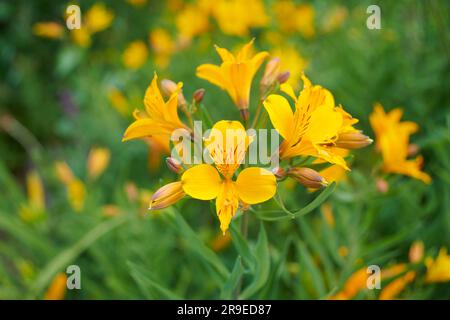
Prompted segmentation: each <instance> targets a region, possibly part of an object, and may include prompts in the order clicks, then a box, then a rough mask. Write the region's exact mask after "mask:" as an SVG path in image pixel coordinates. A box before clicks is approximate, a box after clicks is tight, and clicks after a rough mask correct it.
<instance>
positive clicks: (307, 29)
mask: <svg viewBox="0 0 450 320" xmlns="http://www.w3.org/2000/svg"><path fill="white" fill-rule="evenodd" d="M273 11H274V13H275V17H276V18H277V21H278V25H279V26H280V29H281V31H283V32H285V33H293V32H300V33H301V34H302V35H303V36H304V37H305V38H311V37H313V36H314V34H315V28H314V8H313V7H312V6H311V5H310V4H300V5H296V4H295V3H294V2H293V1H291V0H282V1H277V2H275V4H274V6H273Z"/></svg>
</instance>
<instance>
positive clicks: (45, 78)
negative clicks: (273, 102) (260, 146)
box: [0, 0, 450, 299]
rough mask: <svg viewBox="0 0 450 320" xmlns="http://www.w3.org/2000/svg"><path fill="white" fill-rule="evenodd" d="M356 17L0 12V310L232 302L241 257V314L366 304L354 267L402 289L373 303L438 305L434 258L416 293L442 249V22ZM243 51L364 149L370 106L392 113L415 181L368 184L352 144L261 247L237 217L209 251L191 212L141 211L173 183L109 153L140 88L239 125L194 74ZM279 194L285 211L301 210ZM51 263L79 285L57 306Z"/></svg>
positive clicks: (449, 243) (301, 191)
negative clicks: (320, 98)
mask: <svg viewBox="0 0 450 320" xmlns="http://www.w3.org/2000/svg"><path fill="white" fill-rule="evenodd" d="M372 2H373V1H372ZM372 2H370V1H314V3H313V2H312V1H311V2H309V1H291V0H289V1H269V0H252V1H235V0H233V1H229V0H217V1H207V0H197V1H183V0H167V1H155V0H147V1H146V0H128V1H114V2H113V1H108V2H106V1H105V2H103V3H102V2H96V1H79V2H76V1H73V2H67V1H24V0H22V1H9V2H6V1H2V2H0V28H1V29H2V32H1V35H0V66H1V82H0V154H1V157H0V188H1V189H0V190H1V192H0V298H2V299H8V298H9V299H42V298H49V299H62V298H65V299H154V298H163V299H166V298H186V299H204V298H233V297H236V295H235V292H234V290H231V289H230V281H229V278H230V277H232V275H235V274H238V272H239V271H236V272H234V271H233V272H232V270H234V269H233V266H236V265H238V264H239V261H237V260H236V257H237V256H238V254H240V255H241V256H242V250H244V252H245V248H247V249H249V250H250V251H253V250H256V252H257V253H258V254H257V256H256V257H252V259H253V258H254V259H255V260H254V261H253V262H252V263H254V268H252V267H250V268H249V269H248V270H243V271H242V274H241V276H242V277H241V280H240V281H241V284H240V285H243V286H244V287H245V286H246V285H247V284H250V286H252V287H251V288H253V289H251V290H247V291H245V290H244V292H243V293H244V296H241V297H245V298H268V299H319V298H332V297H336V296H337V295H338V294H340V293H341V294H342V293H344V296H343V297H345V298H358V299H359V298H360V299H376V298H379V297H380V291H382V290H367V289H364V288H365V285H363V286H362V285H361V283H362V282H364V283H365V278H364V276H362V278H363V280H361V273H359V274H358V270H361V269H360V268H361V267H363V266H367V265H370V264H376V265H379V266H380V267H381V268H382V270H383V269H384V268H391V269H395V268H397V269H395V270H398V269H401V271H402V272H403V275H404V274H405V271H407V273H406V274H407V275H408V274H409V276H408V277H403V276H400V277H401V278H400V279H403V282H401V283H403V284H405V285H404V286H403V287H401V290H398V292H394V293H395V295H393V293H392V292H391V296H389V293H385V297H398V298H408V299H442V298H445V299H448V298H450V285H449V282H447V281H448V280H450V276H448V274H449V273H450V258H449V257H447V258H446V257H445V255H440V257H441V256H442V259H441V260H442V263H441V264H440V265H439V266H440V269H439V270H438V274H439V275H441V277H440V278H439V277H437V279H438V281H429V278H427V277H429V272H430V265H431V261H433V259H436V257H437V256H438V252H439V251H440V250H441V248H449V247H450V232H449V231H450V152H449V150H450V108H449V106H450V95H449V92H450V72H449V71H450V70H449V66H450V64H449V62H450V34H449V30H450V18H449V13H450V10H449V9H450V5H449V3H448V2H447V1H426V2H425V1H406V0H405V1H378V2H377V3H376V4H377V5H378V6H379V7H380V8H381V29H380V30H376V29H375V30H369V29H368V28H367V26H366V20H367V18H368V16H369V15H370V14H368V13H367V12H366V9H367V7H368V6H369V5H371V4H373V3H372ZM70 4H77V5H79V6H80V8H81V21H82V22H81V26H82V28H81V29H80V30H72V31H70V30H68V28H67V27H66V16H65V15H66V8H67V7H68V6H69V5H70ZM249 13H250V14H249ZM251 38H255V51H261V50H266V51H268V52H269V53H270V54H271V55H272V56H278V57H280V58H281V63H282V68H283V70H289V71H290V73H291V77H290V79H289V82H290V83H291V84H292V85H293V86H294V87H296V88H297V89H299V88H300V86H299V85H300V84H301V82H300V76H301V73H302V71H305V73H306V74H307V75H308V77H309V78H310V79H311V80H312V81H313V83H316V84H320V85H322V86H324V87H326V88H328V89H329V90H330V91H331V92H332V93H333V94H334V97H335V100H336V102H337V103H338V104H342V105H343V106H344V107H345V109H346V110H347V111H348V112H350V113H351V114H352V115H353V116H354V117H356V118H358V119H359V120H360V123H359V124H358V128H360V129H363V130H364V132H365V133H366V134H368V135H369V136H371V137H374V133H373V131H372V129H371V127H370V124H369V115H370V114H371V112H372V110H373V105H374V103H376V102H379V103H381V104H382V105H383V106H384V108H385V110H391V109H393V108H394V107H401V108H402V109H403V111H404V115H403V118H402V119H403V120H405V121H414V122H416V123H418V125H419V127H420V130H419V132H418V133H416V134H414V135H413V136H412V138H411V139H412V142H413V143H414V144H415V145H416V146H417V147H418V150H419V153H420V154H422V155H423V157H424V167H423V171H425V172H427V173H428V174H429V175H430V176H431V178H432V183H431V184H429V185H427V184H424V183H423V182H421V181H419V180H416V179H413V178H410V177H405V176H400V175H386V174H383V173H381V172H380V171H379V170H376V168H378V167H379V166H380V163H381V161H382V160H381V157H380V155H379V154H377V153H376V152H375V148H374V146H369V147H367V148H365V149H362V150H358V151H356V152H353V157H352V159H351V164H352V171H351V172H349V173H347V174H346V175H345V176H343V177H341V178H340V179H339V181H338V186H337V188H336V190H335V191H334V193H333V194H332V195H331V197H330V198H328V200H327V202H325V203H324V204H322V205H321V206H320V207H318V208H317V209H315V210H314V211H313V212H311V213H309V214H308V215H306V216H304V217H300V218H298V219H295V220H283V221H264V222H262V223H263V226H264V229H265V234H266V235H267V239H264V238H261V237H262V236H261V231H260V230H261V228H262V227H261V222H260V220H259V219H258V218H257V217H256V216H255V215H252V213H251V212H249V213H248V214H250V215H251V216H250V220H249V227H250V229H249V234H248V240H243V241H241V242H240V241H238V239H236V237H235V236H233V237H231V236H230V235H229V234H227V235H226V236H222V234H221V233H220V232H219V228H218V221H217V218H216V217H215V213H214V212H211V210H210V207H209V205H208V203H206V202H201V201H197V200H189V201H181V202H180V203H178V204H177V205H176V206H175V208H174V209H173V210H169V211H161V212H155V213H153V212H152V213H149V212H148V210H147V208H148V204H149V201H150V197H151V195H152V192H154V191H155V190H156V189H158V188H159V187H161V186H162V185H164V184H165V183H167V182H170V181H173V180H175V174H173V173H171V172H170V171H169V170H167V168H166V165H165V162H164V158H165V157H166V156H167V150H166V149H165V148H164V146H163V145H161V144H159V143H158V141H132V142H127V143H122V142H121V139H122V135H123V132H124V130H125V129H126V127H127V126H128V125H129V124H130V123H131V121H132V119H133V117H132V112H133V110H134V109H136V108H137V109H139V108H142V107H143V103H142V99H143V96H144V93H145V89H146V88H147V86H148V85H149V83H150V81H151V79H152V77H153V73H154V71H157V72H158V75H159V77H160V79H163V78H167V79H172V80H173V81H175V82H178V81H183V83H184V87H183V88H184V89H183V90H184V95H185V97H186V98H187V99H189V100H191V99H192V94H193V92H194V91H195V90H196V89H198V88H205V89H206V94H205V98H204V100H203V104H204V106H205V108H207V109H208V110H209V113H210V114H211V116H212V117H213V119H214V121H217V120H220V119H236V120H238V119H239V113H238V112H237V111H236V109H235V107H234V106H233V105H232V102H231V100H230V99H229V97H228V96H227V94H226V92H224V91H222V90H220V89H218V88H217V87H214V86H213V85H212V84H210V83H208V82H207V81H204V80H202V79H199V78H197V77H196V76H195V69H196V67H197V66H198V65H200V64H203V63H214V64H218V63H219V61H220V60H219V57H218V56H217V54H216V52H215V50H214V45H215V44H217V45H219V46H221V47H226V48H229V49H231V50H235V49H237V48H239V46H241V45H242V44H244V43H246V42H248V41H249V40H250V39H251ZM261 74H262V70H260V72H259V73H258V74H257V76H256V78H255V80H254V90H253V92H254V93H255V94H256V93H257V92H258V89H257V86H258V82H259V79H260V78H261ZM255 102H256V99H253V102H252V103H251V107H250V112H254V109H255V107H256V105H255ZM280 188H282V189H283V190H284V189H285V190H286V192H285V194H286V196H285V197H286V198H285V202H286V204H287V205H288V206H289V207H290V208H301V207H304V206H305V205H306V204H308V203H309V202H310V201H311V200H312V199H314V198H315V197H316V195H315V194H313V193H311V192H308V191H307V190H305V188H304V187H301V186H299V185H295V184H292V183H289V182H286V183H283V184H282V185H281V186H280ZM269 206H270V204H269ZM231 238H233V239H231ZM241 240H242V239H241ZM264 240H266V241H264ZM243 247H244V249H243ZM442 251H443V250H441V253H442ZM242 258H243V259H244V260H245V256H243V257H242ZM430 259H431V260H430ZM69 265H78V266H79V267H80V270H81V287H82V288H81V290H67V289H66V288H65V282H66V277H67V276H66V273H65V271H66V268H67V266H69ZM249 265H250V266H251V265H252V264H251V263H250V264H249ZM391 269H389V270H391ZM410 272H413V275H412V273H410ZM427 272H428V273H427ZM439 272H440V273H439ZM399 275H400V273H395V276H393V278H392V279H395V278H397V279H398V276H399ZM386 278H388V277H386ZM413 278H414V279H413ZM392 279H388V280H386V282H385V281H384V278H383V287H386V285H388V284H389V283H391V282H392V281H395V280H392ZM427 279H428V280H427ZM446 279H447V280H446ZM361 281H362V282H361ZM397 283H398V282H397ZM360 287H361V288H360ZM360 289H361V290H360ZM392 290H393V289H392ZM394 291H395V290H394ZM341 297H342V295H341Z"/></svg>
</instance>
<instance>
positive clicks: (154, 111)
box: [122, 72, 187, 141]
mask: <svg viewBox="0 0 450 320" xmlns="http://www.w3.org/2000/svg"><path fill="white" fill-rule="evenodd" d="M178 87H179V89H181V87H182V83H179V84H178ZM144 105H145V111H146V112H145V113H144V112H139V111H135V112H134V117H135V118H136V121H134V122H133V123H132V124H131V125H130V126H129V127H128V128H127V130H126V131H125V133H124V136H123V140H122V141H128V140H132V139H139V138H144V137H152V136H155V137H156V136H158V137H160V138H162V139H163V140H164V141H169V140H170V137H171V135H172V133H173V131H174V130H176V129H181V128H186V129H187V127H186V126H185V125H184V124H183V123H182V122H181V121H180V118H179V117H178V110H177V105H178V91H175V92H173V93H172V95H171V96H170V98H169V100H168V101H167V102H165V101H164V99H163V97H162V95H161V91H160V90H159V87H158V76H157V75H156V72H155V75H154V77H153V80H152V82H151V84H150V86H149V87H148V88H147V91H146V92H145V97H144Z"/></svg>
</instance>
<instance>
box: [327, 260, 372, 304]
mask: <svg viewBox="0 0 450 320" xmlns="http://www.w3.org/2000/svg"><path fill="white" fill-rule="evenodd" d="M368 276H369V275H368V274H367V270H366V268H361V269H359V270H357V271H356V272H355V273H353V274H352V275H351V276H350V277H349V278H348V280H347V281H346V282H345V284H344V288H343V289H342V291H340V292H338V293H336V294H335V295H334V296H332V297H331V299H332V300H348V299H352V298H353V297H354V296H356V295H357V294H358V292H359V291H360V290H363V289H365V288H367V278H368Z"/></svg>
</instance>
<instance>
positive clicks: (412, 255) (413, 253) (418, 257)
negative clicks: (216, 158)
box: [409, 241, 424, 263]
mask: <svg viewBox="0 0 450 320" xmlns="http://www.w3.org/2000/svg"><path fill="white" fill-rule="evenodd" d="M423 252H424V244H423V242H422V241H414V243H413V244H412V245H411V248H410V249H409V261H410V262H412V263H419V262H420V261H422V259H423Z"/></svg>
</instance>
